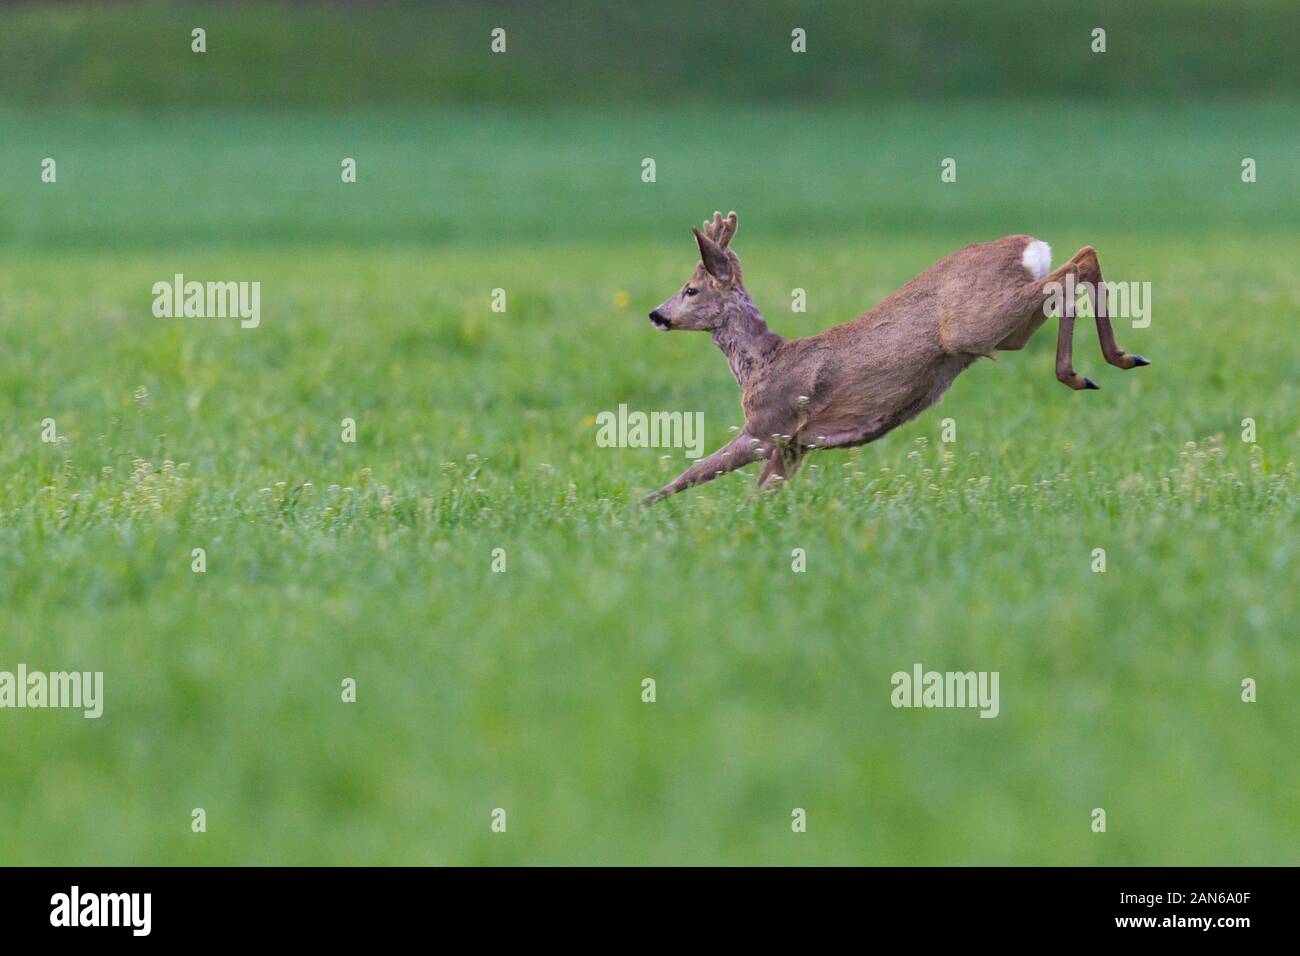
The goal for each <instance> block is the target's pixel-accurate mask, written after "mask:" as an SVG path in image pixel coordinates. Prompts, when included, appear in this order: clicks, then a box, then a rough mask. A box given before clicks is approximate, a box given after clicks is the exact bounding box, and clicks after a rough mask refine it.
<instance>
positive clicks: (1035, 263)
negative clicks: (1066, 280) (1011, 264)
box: [1020, 239, 1052, 279]
mask: <svg viewBox="0 0 1300 956" xmlns="http://www.w3.org/2000/svg"><path fill="white" fill-rule="evenodd" d="M1020 261H1021V262H1022V263H1023V264H1024V267H1025V268H1026V269H1028V270H1029V274H1030V275H1031V276H1033V277H1034V278H1035V279H1041V278H1042V277H1043V276H1045V275H1047V273H1049V272H1051V271H1052V247H1051V246H1049V245H1048V244H1047V243H1045V242H1043V240H1041V239H1034V240H1032V241H1031V242H1030V243H1029V245H1027V246H1025V254H1024V255H1023V256H1021V257H1020Z"/></svg>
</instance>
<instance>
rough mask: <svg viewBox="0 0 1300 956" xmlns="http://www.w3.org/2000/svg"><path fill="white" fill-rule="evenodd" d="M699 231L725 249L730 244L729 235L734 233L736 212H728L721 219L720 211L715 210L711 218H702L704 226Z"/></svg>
mask: <svg viewBox="0 0 1300 956" xmlns="http://www.w3.org/2000/svg"><path fill="white" fill-rule="evenodd" d="M700 232H702V233H704V235H706V236H707V237H708V238H710V239H712V240H713V241H714V242H716V243H717V244H718V246H719V247H720V248H722V249H725V248H727V246H729V245H731V237H732V236H734V235H735V234H736V214H735V213H734V212H729V213H727V218H726V219H723V218H722V213H720V212H715V213H714V214H713V219H712V220H708V219H706V220H704V228H703V229H701V230H700Z"/></svg>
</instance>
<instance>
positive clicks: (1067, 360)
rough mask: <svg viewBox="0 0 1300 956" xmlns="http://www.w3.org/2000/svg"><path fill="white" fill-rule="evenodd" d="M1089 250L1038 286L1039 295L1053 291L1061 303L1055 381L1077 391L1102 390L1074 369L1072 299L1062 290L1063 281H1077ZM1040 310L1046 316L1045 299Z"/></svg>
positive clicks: (1078, 254)
mask: <svg viewBox="0 0 1300 956" xmlns="http://www.w3.org/2000/svg"><path fill="white" fill-rule="evenodd" d="M1088 251H1090V247H1086V248H1084V249H1080V250H1079V251H1078V252H1076V253H1075V254H1074V258H1072V259H1071V260H1070V261H1069V262H1067V263H1066V264H1065V265H1063V266H1061V268H1059V269H1057V270H1056V271H1055V272H1053V273H1050V274H1049V275H1047V276H1046V277H1045V278H1043V279H1042V280H1041V281H1040V282H1039V283H1038V294H1039V295H1041V296H1047V295H1049V294H1051V293H1052V292H1053V291H1055V293H1056V296H1057V297H1058V298H1059V300H1060V303H1061V316H1060V319H1059V320H1058V321H1059V322H1060V328H1059V329H1058V330H1057V334H1056V378H1057V381H1059V382H1060V383H1061V384H1063V385H1066V386H1068V387H1069V388H1073V389H1076V390H1079V389H1085V388H1101V386H1100V385H1098V384H1097V383H1096V382H1094V381H1093V380H1092V379H1090V378H1086V377H1085V376H1083V375H1080V374H1079V373H1078V372H1076V371H1075V370H1074V296H1072V295H1065V294H1064V292H1063V290H1065V289H1067V288H1069V286H1068V284H1067V282H1066V280H1067V279H1069V278H1070V277H1071V276H1073V277H1074V281H1075V282H1078V281H1079V275H1080V263H1081V261H1082V259H1083V257H1084V253H1085V252H1088ZM1039 309H1040V310H1043V311H1044V314H1046V312H1045V310H1046V300H1044V303H1043V305H1040V306H1039Z"/></svg>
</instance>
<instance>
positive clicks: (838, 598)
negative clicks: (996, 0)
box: [0, 98, 1300, 864]
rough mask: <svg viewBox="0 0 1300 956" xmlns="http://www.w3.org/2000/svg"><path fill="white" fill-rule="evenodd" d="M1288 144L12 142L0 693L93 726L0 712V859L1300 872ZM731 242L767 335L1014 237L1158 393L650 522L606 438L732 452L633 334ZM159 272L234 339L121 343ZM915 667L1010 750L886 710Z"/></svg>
mask: <svg viewBox="0 0 1300 956" xmlns="http://www.w3.org/2000/svg"><path fill="white" fill-rule="evenodd" d="M1295 108H1296V104H1295V102H1294V101H1293V100H1289V99H1286V98H1279V99H1260V100H1241V99H1236V100H1221V101H1214V102H1209V103H1205V102H1197V103H1192V102H1177V101H1174V102H1159V103H1156V102H1146V103H1144V102H1133V103H1128V104H1124V105H1121V106H1114V105H1105V106H1103V105H1101V104H1091V105H1090V104H1086V103H1085V104H1081V105H1080V104H1075V105H1073V106H1070V107H1068V108H1066V107H1065V106H1063V105H1061V104H1053V103H1050V102H1033V103H1030V102H1019V101H1005V100H985V101H979V102H972V103H965V104H963V105H961V106H957V105H951V104H950V105H941V104H936V103H932V104H917V103H912V104H893V105H889V104H881V105H877V106H873V107H871V108H861V107H856V106H849V105H838V106H828V107H824V108H820V109H815V110H814V109H805V108H799V107H797V106H790V105H784V106H774V107H768V108H763V107H758V106H747V107H744V108H738V109H735V110H732V111H728V112H727V113H725V114H718V113H716V112H710V111H708V110H706V109H703V108H695V109H692V108H682V109H669V108H654V107H649V106H641V107H638V108H637V109H634V110H629V111H627V112H626V114H624V115H621V116H619V117H618V121H617V122H611V120H610V118H609V117H610V114H609V112H608V111H607V110H602V109H600V108H597V107H591V106H584V107H582V108H575V109H559V108H554V109H548V110H546V111H544V112H535V111H530V112H525V111H522V110H520V111H511V110H509V109H498V108H492V109H476V110H470V109H466V108H459V107H448V108H440V109H428V108H424V107H420V108H418V109H411V110H403V109H391V110H387V111H384V110H366V111H348V112H341V113H337V114H333V113H327V112H323V111H321V110H319V109H315V108H311V109H308V108H303V109H294V110H287V111H284V112H282V113H271V112H265V111H260V110H258V111H254V110H241V109H237V108H222V109H216V108H213V109H211V110H205V111H201V112H192V113H180V112H170V111H168V112H156V111H155V112H138V111H124V110H111V109H110V110H102V109H101V110H95V111H93V112H92V111H88V110H86V109H84V108H81V107H78V106H75V105H68V104H63V105H59V106H58V107H57V108H52V109H47V110H36V109H32V108H30V107H28V106H26V105H23V104H21V103H19V104H16V105H14V104H11V105H9V106H6V107H2V108H0V119H3V129H4V130H5V133H6V135H5V136H4V138H3V139H0V171H3V175H0V248H2V249H3V251H4V254H3V256H0V350H2V352H3V355H4V356H5V372H6V374H5V375H3V376H0V419H2V420H3V421H4V422H5V423H6V428H5V436H6V438H5V442H4V443H3V445H2V446H0V606H2V607H3V617H4V624H3V630H2V631H0V669H7V668H11V667H12V665H13V664H15V663H16V662H19V661H22V662H25V663H26V664H27V665H28V667H29V668H32V669H37V668H42V669H47V670H60V669H77V670H102V671H103V672H104V674H105V678H104V679H105V695H106V701H105V713H104V716H103V717H102V718H101V719H99V720H85V719H82V717H81V716H80V715H79V714H75V713H72V712H66V711H31V710H24V711H5V712H3V713H0V722H2V726H3V732H2V733H0V862H3V863H28V864H32V863H61V864H110V863H182V864H209V863H212V864H236V863H256V864H269V863H324V864H345V863H566V864H567V863H619V864H632V863H659V864H670V863H715V862H722V863H780V862H788V863H840V864H849V863H896V864H922V863H924V864H937V863H957V864H975V863H1008V864H1009V863H1039V864H1074V863H1085V864H1180V863H1186V864H1190V863H1197V864H1246V863H1256V864H1286V863H1294V862H1295V860H1296V857H1295V849H1294V848H1295V847H1296V846H1297V842H1298V841H1300V767H1298V766H1297V764H1296V762H1295V760H1294V759H1293V757H1294V751H1295V742H1296V740H1297V739H1300V714H1298V712H1297V710H1296V708H1295V707H1294V706H1293V704H1294V699H1295V689H1296V687H1297V686H1298V684H1300V662H1298V661H1297V656H1296V654H1295V644H1294V642H1295V622H1296V620H1297V615H1298V609H1297V598H1296V588H1295V581H1296V577H1297V575H1296V559H1297V542H1298V541H1300V535H1298V534H1297V532H1298V531H1300V520H1298V519H1300V514H1298V509H1297V498H1296V492H1297V470H1296V458H1297V450H1296V448H1297V438H1300V414H1298V413H1297V411H1296V409H1297V388H1296V382H1297V379H1296V368H1297V364H1298V363H1300V341H1298V340H1297V338H1296V335H1295V332H1294V329H1295V320H1296V317H1297V311H1298V306H1300V278H1297V276H1296V274H1295V271H1294V265H1295V263H1294V254H1293V250H1294V248H1295V224H1296V222H1297V221H1300V218H1298V217H1300V188H1297V187H1300V173H1298V172H1297V169H1296V167H1295V165H1294V158H1295V156H1296V155H1297V147H1298V146H1300V133H1297V131H1296V128H1295V125H1294V123H1293V122H1290V121H1289V120H1288V117H1293V116H1294V115H1295ZM1071 130H1074V131H1076V132H1080V131H1086V130H1104V135H1103V136H1099V137H1088V136H1085V135H1082V133H1081V132H1080V135H1078V136H1073V137H1072V136H1071V135H1069V132H1070V131H1071ZM44 156H54V157H57V158H58V163H59V166H58V171H59V178H58V182H57V183H56V184H52V185H50V184H42V183H40V181H39V176H38V174H39V163H40V160H41V158H42V157H44ZM343 156H356V157H357V158H358V170H359V181H358V182H357V183H356V184H355V185H343V184H342V183H341V182H340V181H339V162H340V158H341V157H343ZM646 156H651V157H655V158H656V161H657V164H658V181H657V182H656V183H654V184H645V183H642V182H641V181H640V178H639V173H640V161H641V159H642V158H643V157H646ZM947 156H953V157H956V158H957V161H958V181H957V182H956V183H954V184H941V183H940V181H939V161H940V159H942V158H943V157H947ZM1244 156H1251V157H1253V158H1255V159H1257V161H1258V162H1259V168H1260V176H1259V181H1258V182H1256V183H1254V184H1250V185H1247V184H1243V183H1242V182H1241V179H1240V162H1241V159H1242V157H1244ZM715 208H722V209H724V210H726V209H728V208H735V209H737V210H738V211H739V213H740V217H741V228H740V234H739V236H738V238H737V240H736V244H735V245H736V248H737V250H738V252H739V254H740V255H741V257H742V259H743V262H744V266H745V276H746V282H747V285H748V286H749V289H750V291H751V292H752V293H753V295H754V298H755V300H756V302H757V303H758V305H759V306H760V307H761V308H763V310H764V311H765V313H766V315H767V318H768V321H769V323H770V324H771V325H772V326H773V327H774V328H776V329H777V330H778V331H780V332H782V333H783V334H786V335H802V334H810V333H813V332H815V331H818V330H820V329H822V328H825V327H826V326H828V325H831V324H834V323H837V322H840V321H844V320H847V319H849V318H851V317H853V316H854V315H856V314H858V313H859V312H861V311H863V310H865V309H866V308H867V307H869V306H871V305H873V304H874V303H875V302H877V301H878V300H879V299H880V298H882V297H883V296H884V295H886V294H887V293H888V292H889V291H891V290H892V289H894V288H895V287H897V286H898V285H899V284H901V283H902V282H904V281H906V280H907V279H908V278H910V277H911V276H912V275H914V274H915V273H916V272H918V271H920V270H921V269H922V268H924V267H925V266H927V265H929V264H930V263H931V262H933V261H934V260H936V259H937V258H939V257H940V256H942V255H944V254H946V253H947V252H950V251H952V250H953V249H955V248H956V247H958V246H960V245H963V244H965V243H968V242H972V241H979V240H983V239H989V238H994V237H996V236H998V235H1001V234H1005V233H1011V232H1032V233H1034V234H1035V235H1038V236H1040V237H1041V238H1043V239H1045V240H1047V241H1049V242H1050V243H1051V244H1052V246H1053V248H1054V250H1055V253H1056V259H1057V261H1058V262H1059V261H1062V260H1063V259H1064V257H1066V256H1068V255H1070V254H1071V253H1073V251H1074V250H1075V249H1077V248H1079V247H1080V246H1082V245H1084V244H1092V245H1095V246H1096V247H1097V248H1098V249H1099V251H1100V255H1101V262H1102V266H1103V269H1104V270H1105V272H1106V275H1107V277H1108V278H1113V279H1123V280H1136V281H1149V282H1151V283H1152V288H1153V290H1154V296H1155V298H1154V306H1153V315H1152V322H1151V325H1150V327H1149V328H1146V329H1133V328H1131V327H1129V324H1128V323H1127V322H1122V321H1121V322H1119V323H1118V324H1117V329H1118V332H1119V339H1120V342H1121V344H1122V345H1123V346H1124V347H1126V348H1128V349H1130V350H1133V351H1137V352H1141V353H1142V354H1144V355H1146V356H1147V357H1149V358H1150V359H1151V360H1152V361H1153V363H1154V364H1153V365H1152V366H1151V367H1150V368H1147V369H1143V370H1141V371H1135V372H1128V373H1125V372H1119V371H1116V370H1114V369H1111V368H1109V367H1108V366H1106V365H1105V364H1104V363H1103V361H1102V359H1101V356H1100V353H1099V350H1098V348H1097V343H1096V334H1095V332H1094V330H1093V329H1092V328H1091V327H1090V324H1089V323H1088V322H1086V321H1081V322H1080V325H1079V331H1078V332H1077V333H1076V339H1075V355H1076V361H1075V365H1076V368H1078V369H1079V371H1080V372H1082V373H1084V374H1089V375H1091V376H1092V377H1093V378H1094V379H1096V380H1097V381H1098V382H1099V383H1100V385H1101V387H1102V390H1101V391H1100V392H1083V393H1072V392H1070V391H1068V390H1067V389H1065V388H1064V387H1062V386H1061V385H1060V384H1058V383H1057V382H1056V380H1055V378H1054V375H1053V346H1054V341H1055V328H1054V327H1052V326H1049V327H1047V328H1045V329H1044V330H1043V332H1041V333H1040V334H1039V336H1038V337H1037V338H1036V339H1035V340H1034V341H1033V342H1032V343H1031V344H1030V346H1029V348H1027V349H1026V350H1025V351H1023V352H1020V353H1010V354H1004V355H1002V356H1000V358H999V361H998V362H996V363H992V362H981V363H979V364H978V365H976V366H975V367H974V368H972V369H971V370H970V371H969V372H967V373H965V374H964V375H963V376H961V377H960V378H959V379H958V380H957V383H956V384H955V386H954V387H953V389H952V390H951V391H950V392H949V394H948V395H947V396H946V397H945V399H944V401H943V403H942V404H941V405H940V406H939V407H938V408H935V409H932V410H931V411H930V412H928V413H927V414H925V415H923V416H922V417H921V418H920V419H918V420H917V421H915V422H913V423H911V424H909V425H907V426H905V427H904V428H901V429H899V430H898V431H896V432H894V433H893V434H891V435H889V436H888V437H887V438H886V439H884V440H883V441H881V442H879V443H876V444H873V445H870V446H866V447H863V448H860V449H856V450H853V451H849V452H830V453H823V454H820V455H818V456H814V457H813V458H812V459H811V463H810V465H809V466H808V467H806V468H805V469H804V470H803V471H802V472H801V473H800V474H799V476H798V478H797V480H795V481H794V482H792V483H791V484H790V485H789V487H787V488H786V489H784V491H783V492H782V493H781V494H779V495H771V496H760V495H758V494H757V493H756V491H755V490H754V487H753V477H754V476H753V473H752V472H753V469H748V470H746V472H744V473H742V474H740V475H733V476H729V477H727V478H725V479H722V480H719V481H717V482H714V483H711V484H708V485H705V486H703V487H701V488H699V489H697V490H695V491H693V492H691V493H687V494H684V495H681V496H678V497H677V498H674V499H671V500H669V501H667V502H665V503H663V504H661V505H659V506H656V507H654V508H651V509H643V508H640V507H639V506H638V505H637V504H636V501H637V499H638V498H639V496H640V495H641V494H643V493H645V492H647V491H649V490H651V489H652V488H653V487H655V486H657V485H658V484H660V483H662V482H663V481H665V480H667V479H668V478H671V477H672V476H673V475H674V474H676V473H677V471H680V470H681V469H682V468H683V467H684V466H685V464H686V462H685V460H684V459H683V457H682V454H681V452H680V451H679V450H668V451H665V450H656V449H646V450H642V449H605V448H598V447H596V442H595V427H594V422H593V417H594V416H595V415H596V414H597V413H598V412H600V411H602V410H608V409H615V408H617V406H618V405H619V404H620V403H627V404H629V405H630V406H632V407H633V408H640V409H645V410H650V409H665V410H692V411H694V410H699V411H703V412H704V415H705V423H706V442H705V444H706V447H707V448H708V449H712V448H713V447H716V446H718V445H721V444H722V443H723V442H724V441H725V440H727V438H728V437H729V435H730V432H729V431H728V429H729V427H730V426H733V425H739V424H740V423H741V418H740V412H739V406H738V393H737V391H736V388H735V385H734V382H733V381H732V380H731V378H730V376H729V374H728V372H727V369H726V364H725V361H724V360H723V358H722V357H721V356H720V355H719V354H717V352H716V351H715V350H714V348H713V346H712V344H711V343H710V342H709V340H708V338H707V337H703V336H689V335H673V336H664V335H660V334H658V333H656V332H654V330H653V329H652V328H651V327H650V324H649V323H648V321H647V320H646V318H645V313H646V311H647V310H648V309H649V308H651V307H653V306H654V305H656V304H657V303H658V302H659V301H661V300H662V299H663V298H664V297H665V296H666V295H668V294H669V293H670V292H672V291H673V290H674V288H676V286H677V285H679V284H680V282H681V281H682V280H683V279H685V278H686V276H687V275H688V274H689V271H690V269H691V268H692V266H693V264H694V261H695V253H694V251H693V246H692V242H691V239H690V234H689V232H688V228H689V225H690V224H691V223H692V222H696V221H698V220H699V219H701V218H702V217H704V216H705V215H706V214H708V213H710V212H712V210H713V209H715ZM177 272H183V273H184V274H185V275H186V277H187V278H192V279H199V280H207V279H242V280H256V281H260V282H261V284H262V318H261V325H260V326H259V327H258V328H256V329H240V328H239V326H238V323H237V322H235V321H232V320H208V319H158V318H154V317H153V316H152V315H151V312H150V305H151V302H152V294H151V291H150V290H151V286H152V285H153V283H154V282H157V281H160V280H163V281H166V280H169V279H170V277H171V276H172V275H173V274H174V273H177ZM498 287H499V288H504V289H505V290H506V291H507V295H508V308H507V311H506V313H505V314H498V313H494V312H493V311H491V309H490V293H491V290H492V289H493V288H498ZM795 287H800V288H804V289H806V290H807V291H808V302H809V309H808V312H807V313H806V314H796V313H792V312H791V311H790V290H791V289H793V288H795ZM349 417H350V418H353V419H355V420H356V422H357V441H356V442H355V444H345V443H343V442H342V441H340V423H341V420H342V419H344V418H349ZM46 418H53V419H54V420H55V422H56V424H57V431H58V434H59V435H60V438H59V440H58V441H57V442H55V443H52V444H47V443H42V441H41V440H40V436H41V422H42V420H44V419H46ZM945 418H952V419H954V420H955V422H956V423H957V430H958V432H957V441H956V443H955V444H944V443H942V442H941V441H940V424H939V423H940V421H941V420H942V419H945ZM1245 418H1252V419H1254V420H1255V422H1256V423H1257V428H1258V440H1257V442H1255V443H1253V444H1251V443H1246V442H1243V441H1242V438H1241V433H1242V420H1243V419H1245ZM197 547H202V548H204V549H205V550H206V554H207V571H206V573H204V574H195V573H193V572H192V571H191V550H192V549H193V548H197ZM496 548H504V549H505V550H506V554H507V562H508V570H507V571H506V573H504V574H496V573H492V571H491V562H492V552H493V549H496ZM794 548H803V549H805V550H806V552H807V571H806V572H805V573H793V572H792V570H791V551H792V549H794ZM1095 548H1104V549H1105V550H1106V554H1107V571H1106V573H1104V574H1099V573H1093V572H1092V571H1091V570H1090V566H1091V564H1092V551H1093V549H1095ZM918 661H920V662H922V663H923V664H924V665H925V666H926V667H927V668H932V669H937V670H996V671H999V672H1000V674H1001V714H1000V716H999V717H998V718H997V719H994V720H981V719H978V718H977V717H976V714H975V713H974V712H973V711H969V710H965V711H963V710H949V711H943V710H937V711H924V710H896V709H894V708H893V707H891V706H890V703H889V700H890V689H891V688H890V676H891V674H892V673H894V672H895V671H898V670H909V669H910V668H911V666H912V665H913V664H914V663H915V662H918ZM346 677H352V678H355V679H356V681H357V685H358V700H357V702H356V703H355V704H345V703H342V702H341V701H340V682H341V681H342V680H343V679H344V678H346ZM645 677H653V678H655V679H656V681H657V701H656V702H655V703H653V704H646V703H642V702H641V698H640V695H641V681H642V679H643V678H645ZM1245 677H1252V678H1254V679H1255V680H1257V681H1258V685H1259V700H1258V702H1257V703H1253V704H1246V703H1243V702H1242V701H1241V699H1240V693H1241V681H1242V679H1243V678H1245ZM195 807H202V808H204V809H205V810H206V812H207V832H206V833H203V834H196V833H192V832H191V828H190V822H191V816H190V814H191V810H192V808H195ZM496 807H503V808H506V809H507V811H508V814H509V817H508V819H509V829H508V832H507V833H505V834H494V833H492V832H491V831H490V829H489V823H490V816H489V814H490V813H491V811H492V810H493V808H496ZM795 807H802V808H805V809H806V810H807V813H808V830H807V832H806V833H803V834H794V833H792V832H791V827H790V819H791V818H790V814H791V810H792V808H795ZM1095 807H1103V808H1105V809H1106V811H1107V814H1108V829H1107V832H1106V833H1105V834H1096V833H1093V832H1091V829H1090V822H1091V817H1090V814H1091V812H1092V810H1093V808H1095Z"/></svg>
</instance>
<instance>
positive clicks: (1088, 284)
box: [1070, 246, 1151, 368]
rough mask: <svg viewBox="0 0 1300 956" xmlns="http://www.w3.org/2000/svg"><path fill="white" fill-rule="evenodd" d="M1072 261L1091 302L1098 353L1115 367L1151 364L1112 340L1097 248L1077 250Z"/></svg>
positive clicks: (1088, 247)
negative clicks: (1099, 344) (1099, 347)
mask: <svg viewBox="0 0 1300 956" xmlns="http://www.w3.org/2000/svg"><path fill="white" fill-rule="evenodd" d="M1070 261H1071V262H1076V263H1078V266H1079V279H1080V280H1081V281H1082V282H1084V283H1085V284H1084V287H1083V288H1084V290H1085V291H1086V292H1087V294H1088V301H1089V302H1090V303H1092V314H1093V315H1094V316H1095V317H1096V320H1097V339H1098V340H1099V341H1100V342H1101V354H1102V356H1103V357H1104V358H1105V359H1106V361H1107V362H1109V363H1110V364H1111V365H1114V366H1115V367H1116V368H1140V367H1141V366H1143V365H1150V364H1151V363H1150V362H1149V361H1147V360H1146V359H1144V358H1143V357H1142V356H1140V355H1132V354H1130V353H1128V352H1125V351H1124V350H1123V349H1122V348H1120V347H1119V343H1117V342H1116V341H1115V330H1114V329H1112V328H1111V326H1110V310H1109V309H1108V307H1107V304H1106V283H1105V282H1104V281H1103V279H1102V277H1101V263H1099V262H1098V261H1097V250H1096V249H1094V248H1093V247H1092V246H1084V247H1083V248H1082V249H1080V250H1079V251H1078V252H1077V253H1075V256H1074V258H1073V259H1071V260H1070Z"/></svg>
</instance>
